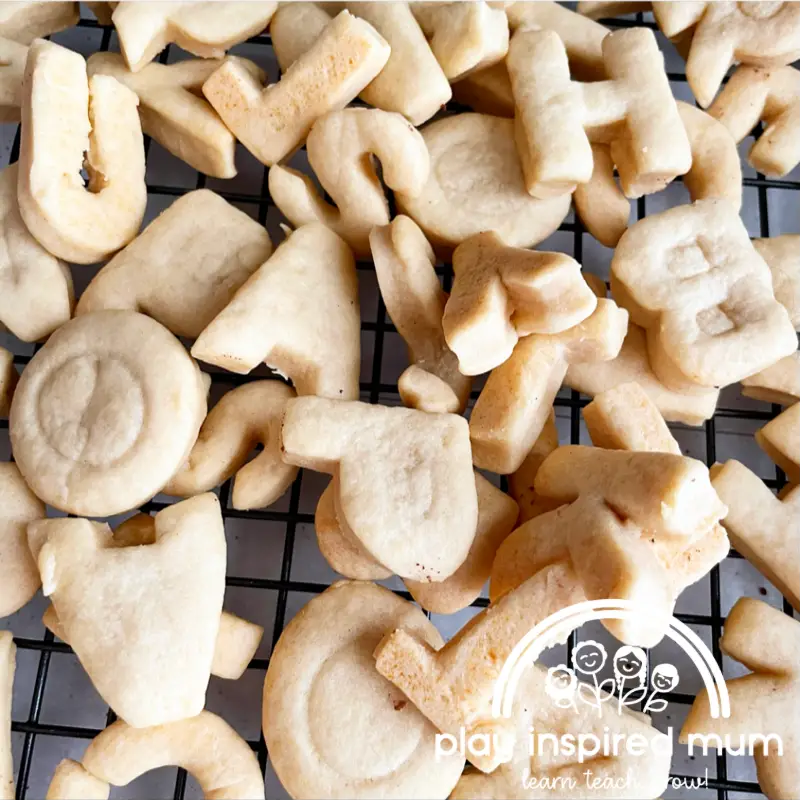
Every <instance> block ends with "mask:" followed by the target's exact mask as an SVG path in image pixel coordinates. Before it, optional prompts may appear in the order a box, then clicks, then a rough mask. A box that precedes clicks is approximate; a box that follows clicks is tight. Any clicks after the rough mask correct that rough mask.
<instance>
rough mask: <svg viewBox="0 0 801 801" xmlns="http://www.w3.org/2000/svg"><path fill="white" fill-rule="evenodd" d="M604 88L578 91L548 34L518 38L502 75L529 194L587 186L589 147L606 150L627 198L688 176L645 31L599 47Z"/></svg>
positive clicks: (658, 60) (666, 88)
mask: <svg viewBox="0 0 801 801" xmlns="http://www.w3.org/2000/svg"><path fill="white" fill-rule="evenodd" d="M602 48H603V58H604V67H605V71H606V73H607V78H608V80H606V81H600V82H596V83H588V84H577V83H574V82H572V81H571V79H570V69H569V67H568V61H567V52H566V50H565V47H564V45H563V44H562V41H561V39H560V38H559V36H558V35H557V34H556V32H554V31H532V30H521V31H518V32H517V33H516V34H515V35H514V36H513V37H512V41H511V43H510V45H509V57H508V58H507V62H506V63H507V67H508V69H509V77H510V78H511V81H512V93H513V95H514V98H515V109H516V123H515V124H516V129H515V131H516V139H517V146H518V152H519V154H520V160H521V162H522V165H523V175H524V178H525V184H526V189H527V191H528V192H529V193H530V194H532V195H533V196H534V197H538V198H549V197H554V196H556V195H561V194H564V193H565V192H572V191H573V190H574V189H575V187H576V185H577V184H581V183H586V182H587V181H589V180H590V177H591V176H592V170H593V162H592V148H591V147H590V141H591V140H592V141H596V142H606V143H609V144H610V147H611V153H612V159H613V160H614V162H615V164H616V165H617V168H618V172H619V174H620V183H621V185H622V187H623V192H624V193H625V195H626V196H627V197H640V196H641V195H644V194H650V193H652V192H656V191H659V190H660V189H662V188H664V186H665V185H666V184H668V183H669V182H670V181H672V180H673V179H674V178H675V177H676V176H677V175H683V174H684V173H685V172H687V170H689V169H690V166H691V164H692V155H691V152H690V145H689V141H688V139H687V135H686V133H685V131H684V126H683V125H682V122H681V118H680V116H679V113H678V110H677V108H676V101H675V100H674V99H673V94H672V92H671V89H670V84H669V83H668V79H667V75H666V74H665V67H664V59H663V57H662V54H661V52H660V51H659V47H658V46H657V43H656V38H655V37H654V34H653V33H652V32H651V31H649V30H648V29H646V28H628V29H624V30H620V31H615V32H614V33H610V34H609V35H608V36H607V37H606V38H605V39H604V41H603V46H602Z"/></svg>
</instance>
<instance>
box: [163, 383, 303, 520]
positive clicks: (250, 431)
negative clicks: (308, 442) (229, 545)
mask: <svg viewBox="0 0 801 801" xmlns="http://www.w3.org/2000/svg"><path fill="white" fill-rule="evenodd" d="M294 397H295V392H294V391H293V390H292V388H291V387H288V386H287V385H286V384H282V383H281V382H280V381H253V382H251V383H249V384H244V385H243V386H241V387H237V388H236V389H232V390H231V391H230V392H227V393H226V394H225V395H223V397H222V398H221V399H220V400H219V402H218V403H217V405H216V406H215V407H214V408H213V409H212V410H211V411H210V412H209V414H208V416H207V417H206V420H205V421H204V423H203V425H202V426H201V428H200V434H198V438H197V442H196V443H195V444H194V446H193V447H192V452H191V453H190V454H189V458H188V459H187V461H186V464H184V465H183V466H182V467H181V469H180V470H179V471H178V472H177V473H176V474H175V475H174V476H173V477H172V478H171V479H170V481H169V483H168V484H167V485H166V486H165V487H164V490H163V491H164V492H166V493H167V494H168V495H179V496H181V497H188V496H190V495H197V494H198V493H200V492H207V491H208V490H210V489H212V488H214V487H217V486H219V485H220V484H222V483H223V482H224V481H227V480H228V479H229V478H231V476H233V475H234V474H236V477H235V478H234V486H233V491H232V492H231V505H232V506H233V508H234V509H261V508H262V507H265V506H269V505H270V504H272V503H275V502H276V501H277V500H278V499H279V498H280V497H281V496H282V495H283V494H284V492H286V490H287V487H289V485H290V484H291V483H292V482H293V481H294V480H295V476H296V475H297V472H298V471H297V468H296V467H293V466H292V465H288V464H284V462H283V461H282V460H281V422H282V420H283V417H284V409H285V407H286V403H287V401H288V400H289V399H290V398H294ZM256 445H261V446H262V450H261V451H260V452H259V453H258V455H257V456H256V458H255V459H253V461H251V462H248V463H247V464H246V462H247V459H248V456H249V455H250V452H251V451H252V450H253V448H254V447H255V446H256Z"/></svg>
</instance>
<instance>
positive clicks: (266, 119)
mask: <svg viewBox="0 0 801 801" xmlns="http://www.w3.org/2000/svg"><path fill="white" fill-rule="evenodd" d="M389 53H390V47H389V45H388V44H387V43H386V41H385V40H384V39H383V38H382V37H381V36H380V35H379V34H378V33H377V32H376V30H375V28H373V27H372V26H371V25H369V24H368V23H367V22H365V21H364V20H362V19H358V18H357V17H354V16H352V15H351V14H349V13H348V12H347V11H343V12H341V13H340V14H338V15H337V16H336V17H335V18H334V19H333V20H332V21H331V22H330V23H329V24H328V25H327V26H326V28H325V30H323V32H322V33H321V34H320V36H319V37H318V38H317V40H316V41H315V42H314V44H313V45H312V47H311V48H310V49H309V50H308V51H307V52H306V53H304V54H303V55H302V56H301V57H300V58H299V59H298V60H297V61H296V62H295V63H294V64H293V65H292V66H291V67H290V68H289V69H288V70H287V71H286V73H285V74H284V75H283V77H282V78H281V80H280V81H278V83H276V84H273V85H272V86H268V87H266V88H264V87H263V86H262V85H261V83H260V82H259V81H257V80H256V79H255V78H254V77H253V76H252V75H251V74H250V73H249V72H248V71H247V70H246V69H245V68H244V67H243V66H242V65H241V64H240V63H238V62H236V61H233V60H231V59H226V60H225V61H224V62H223V64H222V66H221V67H220V68H219V69H217V71H216V72H214V73H213V74H212V75H211V76H210V77H209V78H208V80H207V81H206V82H205V83H204V84H203V94H204V95H205V96H206V98H207V99H208V101H209V102H210V103H211V105H212V106H213V107H214V109H215V110H216V111H217V113H218V114H219V115H220V117H222V120H223V122H224V123H225V124H226V126H227V127H228V128H229V129H230V130H231V132H232V133H233V134H234V135H235V136H236V138H237V139H238V140H239V141H240V142H242V144H243V145H244V146H245V147H246V148H247V149H248V150H249V151H250V152H251V153H253V155H254V156H255V157H256V158H257V159H258V160H259V161H261V162H262V164H268V165H272V164H275V163H277V162H279V161H281V160H282V159H284V158H286V157H288V156H290V155H291V154H292V153H293V152H294V151H295V150H296V149H297V148H298V147H299V146H300V145H301V144H302V143H303V140H304V139H305V138H306V136H307V135H308V133H309V131H310V130H311V127H312V125H313V124H314V121H315V120H316V119H317V118H318V117H321V116H322V115H323V114H325V113H326V112H328V111H335V110H338V109H341V108H344V107H345V106H346V105H347V104H348V103H350V101H351V100H353V98H355V97H356V95H357V94H359V92H360V91H361V90H362V89H364V87H365V86H367V84H368V83H370V81H372V80H373V78H375V77H376V75H378V73H379V72H381V70H382V68H383V67H384V65H385V64H386V63H387V59H388V58H389Z"/></svg>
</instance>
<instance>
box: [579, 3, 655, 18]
mask: <svg viewBox="0 0 801 801" xmlns="http://www.w3.org/2000/svg"><path fill="white" fill-rule="evenodd" d="M651 5H652V3H651V2H650V0H646V2H638V0H622V2H621V0H579V2H578V5H577V7H576V11H578V13H579V14H582V15H583V16H585V17H589V18H590V19H611V18H613V17H622V16H625V15H626V14H637V13H638V12H640V11H650V10H651Z"/></svg>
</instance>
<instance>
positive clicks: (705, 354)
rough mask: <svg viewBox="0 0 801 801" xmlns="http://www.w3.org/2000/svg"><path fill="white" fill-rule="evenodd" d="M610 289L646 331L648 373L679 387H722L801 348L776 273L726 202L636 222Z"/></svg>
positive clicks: (620, 250) (618, 255)
mask: <svg viewBox="0 0 801 801" xmlns="http://www.w3.org/2000/svg"><path fill="white" fill-rule="evenodd" d="M611 283H612V295H613V296H614V297H615V299H616V300H617V301H618V302H619V303H620V304H621V305H622V306H624V307H625V308H626V309H628V311H629V313H630V314H631V319H632V320H633V321H634V322H635V323H636V324H637V325H640V326H642V327H644V328H646V329H647V337H648V355H649V357H650V363H651V366H652V368H653V370H654V372H655V374H656V376H657V378H659V380H660V381H661V382H662V383H663V384H665V385H666V386H668V387H670V388H672V389H676V390H679V391H685V392H693V391H697V390H698V388H699V387H700V388H702V389H703V388H709V387H713V388H715V387H716V388H719V387H724V386H727V385H728V384H733V383H734V382H736V381H740V380H741V379H743V378H745V377H746V376H749V375H753V374H754V373H755V372H757V371H759V370H762V369H763V368H765V367H768V366H769V365H771V364H774V363H775V362H777V361H778V360H779V359H781V358H782V357H784V356H787V355H789V354H791V353H792V352H793V351H795V349H796V337H795V331H794V329H793V325H792V323H791V322H790V319H789V317H788V315H787V312H786V310H785V309H784V308H783V307H782V306H781V304H779V303H778V302H777V301H776V299H775V297H774V295H773V286H772V282H771V273H770V270H769V269H768V266H767V264H766V263H765V261H764V260H763V259H762V257H761V256H760V255H759V254H758V253H757V252H756V250H755V249H754V246H753V245H752V244H751V240H750V239H749V238H748V232H747V231H746V229H745V226H744V225H743V223H742V221H741V220H740V217H739V215H738V214H737V211H736V209H735V208H734V207H733V206H732V205H731V204H730V203H728V202H727V201H725V200H700V201H698V202H696V203H693V204H692V205H688V206H677V207H675V208H672V209H669V210H667V211H664V212H661V213H660V214H652V215H651V216H649V217H648V218H646V219H644V220H641V221H639V222H637V223H635V225H633V226H632V227H631V228H629V229H628V231H626V233H625V234H624V235H623V236H622V237H621V239H620V243H619V244H618V246H617V248H616V250H615V254H614V256H613V257H612V266H611Z"/></svg>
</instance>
